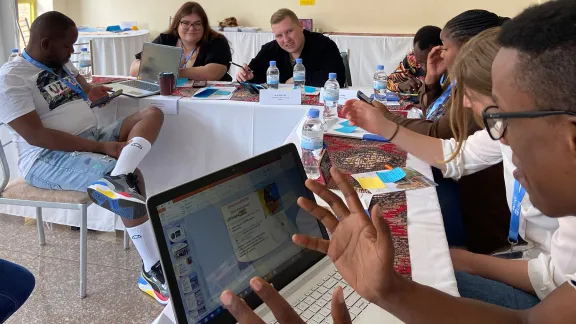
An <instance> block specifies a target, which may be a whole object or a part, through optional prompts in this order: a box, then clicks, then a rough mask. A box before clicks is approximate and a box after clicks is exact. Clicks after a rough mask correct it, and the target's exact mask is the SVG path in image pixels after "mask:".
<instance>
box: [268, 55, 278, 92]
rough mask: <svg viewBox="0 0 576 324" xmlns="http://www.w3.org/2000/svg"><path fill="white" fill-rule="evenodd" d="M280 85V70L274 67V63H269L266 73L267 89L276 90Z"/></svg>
mask: <svg viewBox="0 0 576 324" xmlns="http://www.w3.org/2000/svg"><path fill="white" fill-rule="evenodd" d="M279 83H280V70H278V68H277V67H276V61H270V67H269V68H268V70H267V71H266V84H268V89H278V84H279Z"/></svg>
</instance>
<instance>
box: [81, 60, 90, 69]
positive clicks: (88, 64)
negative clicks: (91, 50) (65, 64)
mask: <svg viewBox="0 0 576 324" xmlns="http://www.w3.org/2000/svg"><path fill="white" fill-rule="evenodd" d="M78 66H80V68H81V69H84V68H87V67H91V66H92V64H91V63H90V62H82V61H80V62H78Z"/></svg>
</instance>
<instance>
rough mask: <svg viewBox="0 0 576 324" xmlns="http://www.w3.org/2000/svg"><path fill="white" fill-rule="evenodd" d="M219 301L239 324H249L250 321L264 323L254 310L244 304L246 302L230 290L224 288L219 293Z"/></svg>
mask: <svg viewBox="0 0 576 324" xmlns="http://www.w3.org/2000/svg"><path fill="white" fill-rule="evenodd" d="M220 301H221V302H222V304H223V305H224V307H226V309H227V310H228V311H229V312H230V314H232V316H234V318H235V319H236V320H237V321H238V323H240V324H251V323H264V321H263V320H262V319H260V317H258V315H256V313H254V311H253V310H252V309H251V308H250V307H248V305H246V302H245V301H244V300H243V299H241V298H239V297H238V296H236V295H235V294H234V293H233V292H231V291H230V290H225V291H224V292H222V295H220Z"/></svg>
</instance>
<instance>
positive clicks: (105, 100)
mask: <svg viewBox="0 0 576 324" xmlns="http://www.w3.org/2000/svg"><path fill="white" fill-rule="evenodd" d="M122 92H123V91H122V89H120V90H118V91H115V92H113V93H112V94H109V95H106V96H104V97H102V98H98V99H96V100H94V101H92V104H90V108H94V107H98V106H101V105H104V104H107V103H108V102H110V101H111V100H112V99H114V98H116V97H118V96H119V95H121V94H122Z"/></svg>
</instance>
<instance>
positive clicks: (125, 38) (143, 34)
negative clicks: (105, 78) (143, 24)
mask: <svg viewBox="0 0 576 324" xmlns="http://www.w3.org/2000/svg"><path fill="white" fill-rule="evenodd" d="M90 40H92V52H93V53H92V54H93V56H94V62H93V63H92V65H93V71H92V73H93V74H96V75H130V65H131V64H132V61H134V55H136V54H137V53H140V52H141V51H142V47H143V45H144V43H146V42H149V41H150V32H149V31H147V30H135V31H129V32H124V33H121V34H113V35H109V34H106V35H97V34H92V33H79V35H78V41H77V42H76V43H88V42H89V41H90Z"/></svg>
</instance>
